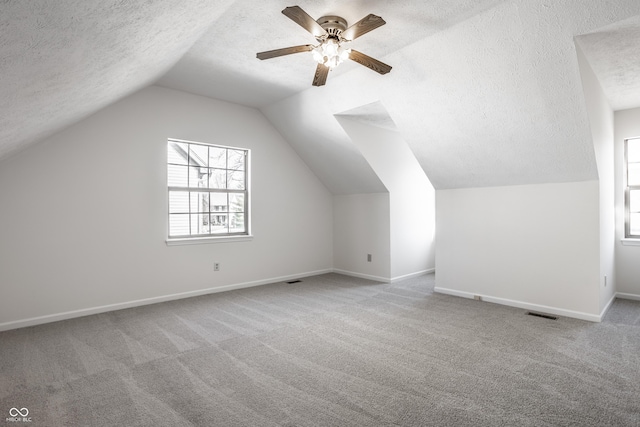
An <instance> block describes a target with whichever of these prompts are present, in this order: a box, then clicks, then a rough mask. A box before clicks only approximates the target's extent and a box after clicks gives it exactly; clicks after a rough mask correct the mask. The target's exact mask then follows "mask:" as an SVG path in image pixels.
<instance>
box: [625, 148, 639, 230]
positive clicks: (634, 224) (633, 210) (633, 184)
mask: <svg viewBox="0 0 640 427" xmlns="http://www.w3.org/2000/svg"><path fill="white" fill-rule="evenodd" d="M625 160H626V188H625V197H624V205H625V211H626V215H625V219H626V220H625V237H629V238H640V138H633V139H627V140H626V141H625Z"/></svg>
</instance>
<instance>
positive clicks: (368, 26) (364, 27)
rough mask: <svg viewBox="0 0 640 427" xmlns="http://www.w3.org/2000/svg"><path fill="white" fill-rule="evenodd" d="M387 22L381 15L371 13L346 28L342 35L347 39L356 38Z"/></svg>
mask: <svg viewBox="0 0 640 427" xmlns="http://www.w3.org/2000/svg"><path fill="white" fill-rule="evenodd" d="M384 24H386V22H385V20H384V19H382V18H381V17H379V16H376V15H373V14H369V15H367V16H365V17H364V18H362V19H361V20H359V21H358V22H356V23H355V24H353V25H352V26H350V27H349V28H347V29H346V30H344V31H343V32H342V34H340V37H342V38H343V39H346V40H355V39H357V38H358V37H360V36H361V35H363V34H367V33H368V32H369V31H371V30H375V29H376V28H378V27H381V26H383V25H384Z"/></svg>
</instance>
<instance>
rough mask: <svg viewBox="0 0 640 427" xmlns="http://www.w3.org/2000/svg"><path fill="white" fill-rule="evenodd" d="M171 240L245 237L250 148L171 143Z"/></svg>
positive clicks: (169, 165) (247, 222)
mask: <svg viewBox="0 0 640 427" xmlns="http://www.w3.org/2000/svg"><path fill="white" fill-rule="evenodd" d="M167 184H168V185H167V186H168V191H169V239H172V238H179V239H183V238H198V237H200V238H202V237H222V236H242V235H245V236H246V235H248V234H249V190H248V188H249V150H246V149H243V148H234V147H223V146H219V145H210V144H204V143H199V142H190V141H181V140H176V139H170V140H169V141H168V147H167Z"/></svg>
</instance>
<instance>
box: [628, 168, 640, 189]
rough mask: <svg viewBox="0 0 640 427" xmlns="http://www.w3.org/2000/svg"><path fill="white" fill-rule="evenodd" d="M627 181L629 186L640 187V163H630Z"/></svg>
mask: <svg viewBox="0 0 640 427" xmlns="http://www.w3.org/2000/svg"><path fill="white" fill-rule="evenodd" d="M627 180H628V182H627V185H640V163H629V165H628V167H627Z"/></svg>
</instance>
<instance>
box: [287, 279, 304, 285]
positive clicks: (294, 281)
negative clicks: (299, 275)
mask: <svg viewBox="0 0 640 427" xmlns="http://www.w3.org/2000/svg"><path fill="white" fill-rule="evenodd" d="M300 282H302V280H292V281H290V282H287V283H288V284H290V285H293V284H294V283H300Z"/></svg>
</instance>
